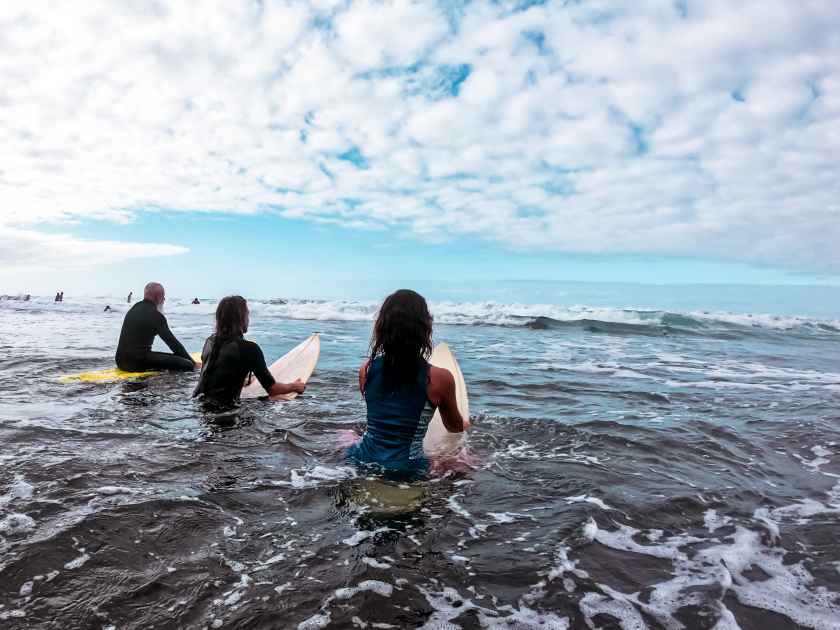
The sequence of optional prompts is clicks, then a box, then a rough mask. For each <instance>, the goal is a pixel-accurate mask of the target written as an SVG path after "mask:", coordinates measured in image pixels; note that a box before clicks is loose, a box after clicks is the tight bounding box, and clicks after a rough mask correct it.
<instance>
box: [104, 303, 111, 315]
mask: <svg viewBox="0 0 840 630" xmlns="http://www.w3.org/2000/svg"><path fill="white" fill-rule="evenodd" d="M104 312H105V313H110V312H111V305H110V304H106V305H105V311H104Z"/></svg>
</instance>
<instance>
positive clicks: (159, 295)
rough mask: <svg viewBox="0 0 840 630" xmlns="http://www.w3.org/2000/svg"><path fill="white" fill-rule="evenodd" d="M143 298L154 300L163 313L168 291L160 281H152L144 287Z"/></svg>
mask: <svg viewBox="0 0 840 630" xmlns="http://www.w3.org/2000/svg"><path fill="white" fill-rule="evenodd" d="M143 299H144V300H149V301H150V302H153V303H154V305H155V306H157V310H159V311H160V312H161V313H163V303H164V302H165V301H166V291H164V290H163V285H162V284H161V283H160V282H150V283H149V284H147V285H146V288H144V289H143Z"/></svg>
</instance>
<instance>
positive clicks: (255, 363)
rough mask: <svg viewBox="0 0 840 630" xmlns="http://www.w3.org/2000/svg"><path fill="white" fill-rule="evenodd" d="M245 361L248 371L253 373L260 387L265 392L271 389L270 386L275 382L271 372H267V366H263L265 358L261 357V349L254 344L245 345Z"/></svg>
mask: <svg viewBox="0 0 840 630" xmlns="http://www.w3.org/2000/svg"><path fill="white" fill-rule="evenodd" d="M246 347H247V350H246V360H247V361H248V369H249V370H250V371H251V372H253V373H254V376H256V377H257V380H258V381H259V382H260V385H262V386H263V389H265V391H268V390H269V389H271V386H272V385H274V383H275V382H276V381H275V380H274V377H273V376H272V375H271V372H269V371H268V366H266V364H265V356H263V351H262V349H261V348H260V347H259V346H258V345H257V344H255V343H253V342H252V343H249V344H247V346H246Z"/></svg>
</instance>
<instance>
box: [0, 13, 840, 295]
mask: <svg viewBox="0 0 840 630" xmlns="http://www.w3.org/2000/svg"><path fill="white" fill-rule="evenodd" d="M838 219H840V3H837V2H836V1H835V0H798V1H797V2H792V1H790V0H761V1H760V2H754V1H751V0H746V1H744V2H731V0H727V1H719V0H702V1H700V0H696V1H695V0H682V1H680V0H634V1H633V2H624V1H623V2H619V1H604V0H592V1H585V0H579V1H574V0H567V1H565V2H558V1H554V2H552V1H548V2H530V1H528V0H521V1H518V2H507V1H504V0H502V1H498V2H482V1H479V0H476V1H473V2H465V1H460V0H456V1H451V2H449V1H441V2H409V1H402V0H397V1H394V2H372V1H368V0H349V1H347V0H345V1H342V2H331V1H329V0H314V1H310V2H303V1H300V2H297V1H295V2H274V1H269V0H265V1H261V2H260V1H256V0H254V1H242V2H228V1H220V2H202V3H195V2H189V1H184V2H180V1H170V2H152V1H145V0H144V1H142V2H141V1H139V0H136V1H125V2H119V3H114V2H96V1H93V0H91V1H88V2H84V3H74V4H72V5H71V4H66V5H63V6H61V5H56V4H55V3H50V2H39V1H37V0H33V1H30V2H27V3H3V5H2V6H0V293H16V292H32V293H39V292H41V293H50V292H52V291H55V290H57V289H58V288H63V289H65V290H69V291H71V292H73V291H75V292H79V293H86V294H96V293H97V292H101V293H103V294H120V293H127V289H133V290H135V291H138V290H140V289H141V288H142V285H143V284H144V283H145V282H146V281H147V280H150V279H155V280H159V281H162V282H164V284H166V285H167V286H169V287H170V290H175V291H177V292H180V293H183V294H197V295H221V294H223V293H230V292H239V293H243V294H246V295H253V296H265V297H268V296H274V295H288V296H292V297H324V298H328V297H338V298H354V297H357V298H365V299H372V298H374V297H376V296H380V295H382V294H383V292H385V291H388V290H390V289H392V288H396V287H398V286H412V287H419V288H422V289H424V290H426V291H430V292H432V293H435V294H438V295H447V296H451V297H452V299H457V297H458V296H459V294H464V295H466V294H467V293H469V295H471V296H473V297H475V296H479V297H480V296H482V295H485V296H486V297H487V299H495V298H496V297H498V296H499V293H500V287H502V286H514V285H515V286H518V287H519V289H518V292H517V295H519V296H520V297H521V299H527V298H528V291H533V294H534V295H535V296H536V295H537V293H538V292H539V286H540V282H543V283H546V284H550V283H552V282H564V281H573V280H574V281H583V282H630V283H653V284H663V283H664V284H669V283H682V284H693V283H743V284H757V285H785V284H789V285H800V284H828V285H835V286H836V285H838V284H840V246H838V243H840V221H838ZM523 287H525V288H523Z"/></svg>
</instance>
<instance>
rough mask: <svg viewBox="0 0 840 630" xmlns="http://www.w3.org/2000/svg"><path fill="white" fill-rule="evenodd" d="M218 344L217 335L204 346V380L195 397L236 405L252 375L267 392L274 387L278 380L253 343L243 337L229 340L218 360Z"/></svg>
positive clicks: (199, 383)
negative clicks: (216, 350)
mask: <svg viewBox="0 0 840 630" xmlns="http://www.w3.org/2000/svg"><path fill="white" fill-rule="evenodd" d="M215 342H216V335H213V336H211V337H208V338H207V341H206V342H204V349H203V350H202V351H201V360H202V368H201V378H199V379H198V385H197V386H196V388H195V392H193V396H198V395H199V394H203V395H204V396H205V397H206V398H209V399H211V400H213V401H215V402H219V403H231V402H234V401H236V400H238V399H239V395H240V394H241V393H242V387H243V386H244V384H245V379H246V378H247V377H248V375H249V374H253V375H254V376H255V377H256V378H257V380H258V381H259V382H260V385H262V386H263V388H264V389H265V390H266V391H268V390H269V389H270V388H271V386H272V385H274V382H275V381H274V377H273V376H272V375H271V372H269V371H268V367H267V366H266V364H265V357H264V356H263V352H262V350H260V347H259V346H258V345H257V344H255V343H254V342H253V341H247V340H245V339H243V338H242V337H239V338H237V339H225V340H223V341H222V346H221V347H220V348H219V351H218V353H217V354H216V356H212V357H211V355H212V354H213V344H214V343H215Z"/></svg>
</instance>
